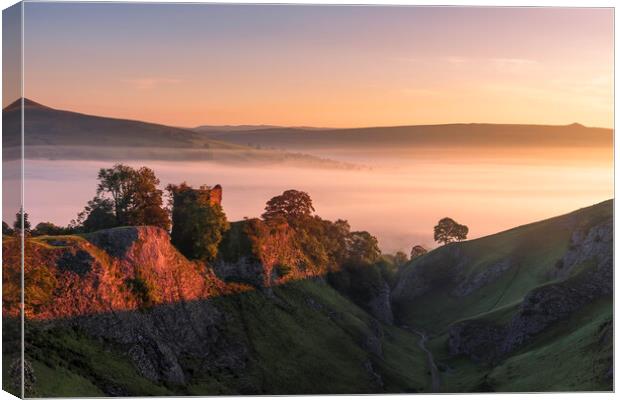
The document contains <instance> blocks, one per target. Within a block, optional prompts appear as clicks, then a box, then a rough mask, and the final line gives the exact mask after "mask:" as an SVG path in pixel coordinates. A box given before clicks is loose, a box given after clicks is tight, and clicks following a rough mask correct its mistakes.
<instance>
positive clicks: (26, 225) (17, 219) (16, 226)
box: [13, 208, 30, 232]
mask: <svg viewBox="0 0 620 400" xmlns="http://www.w3.org/2000/svg"><path fill="white" fill-rule="evenodd" d="M22 214H23V223H24V232H30V221H29V220H28V213H27V212H24V209H23V208H21V209H20V210H19V212H18V213H17V214H15V222H13V229H14V230H16V231H21V230H22Z"/></svg>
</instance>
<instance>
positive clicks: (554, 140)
mask: <svg viewBox="0 0 620 400" xmlns="http://www.w3.org/2000/svg"><path fill="white" fill-rule="evenodd" d="M207 137H208V138H210V139H213V140H222V141H226V142H228V143H236V144H243V145H253V146H257V145H258V146H262V147H275V148H282V149H287V150H301V149H320V148H343V147H344V148H353V149H363V148H374V149H377V148H403V147H405V148H408V147H419V148H420V147H515V146H518V147H550V146H556V147H611V146H612V143H613V131H612V130H611V129H604V128H589V127H585V126H583V125H580V124H571V125H507V124H447V125H412V126H392V127H371V128H351V129H323V130H316V129H302V128H265V129H250V130H245V131H244V130H237V131H234V132H216V131H211V132H208V133H207Z"/></svg>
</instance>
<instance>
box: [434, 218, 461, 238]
mask: <svg viewBox="0 0 620 400" xmlns="http://www.w3.org/2000/svg"><path fill="white" fill-rule="evenodd" d="M468 232H469V228H468V227H467V226H465V225H461V224H459V223H457V222H456V221H455V220H453V219H452V218H443V219H441V220H440V221H439V222H438V223H437V225H436V226H435V235H434V236H435V241H436V242H439V243H443V244H448V243H451V242H453V241H455V240H458V241H460V240H464V239H467V233H468Z"/></svg>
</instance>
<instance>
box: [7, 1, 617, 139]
mask: <svg viewBox="0 0 620 400" xmlns="http://www.w3.org/2000/svg"><path fill="white" fill-rule="evenodd" d="M25 25H26V37H25V62H26V69H25V71H26V72H25V96H26V97H29V98H31V99H33V100H35V101H38V102H41V103H43V104H46V105H49V106H52V107H56V108H62V109H70V110H76V111H81V112H85V113H90V114H98V115H106V116H116V117H124V118H131V119H139V120H146V121H153V122H159V123H164V124H169V125H177V126H196V125H201V124H278V125H305V126H329V127H352V126H381V125H406V124H435V123H451V122H495V123H540V124H568V123H572V122H579V123H582V124H584V125H588V126H600V127H612V126H613V11H612V10H611V9H561V8H555V9H548V8H523V9H518V8H503V9H498V8H434V7H341V6H232V5H204V4H203V5H197V4H194V5H187V4H185V5H184V4H174V5H163V4H162V5H153V4H151V5H145V4H143V5H137V4H122V3H117V4H113V3H103V4H94V3H91V4H75V3H74V4H70V3H32V2H31V3H27V4H26V8H25ZM9 100H11V99H8V100H7V99H5V100H4V101H5V103H6V102H7V101H9Z"/></svg>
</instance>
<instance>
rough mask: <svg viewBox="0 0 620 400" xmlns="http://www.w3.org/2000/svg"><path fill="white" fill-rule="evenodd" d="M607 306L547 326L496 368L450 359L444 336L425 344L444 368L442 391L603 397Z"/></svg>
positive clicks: (596, 305) (609, 346) (607, 348)
mask: <svg viewBox="0 0 620 400" xmlns="http://www.w3.org/2000/svg"><path fill="white" fill-rule="evenodd" d="M612 318H613V307H612V302H611V301H610V300H601V301H598V302H596V303H594V304H591V305H590V306H588V307H586V308H584V309H582V310H581V311H580V312H579V313H577V314H576V315H574V316H573V317H572V318H570V319H568V320H565V321H562V322H560V323H558V324H557V325H555V326H553V327H552V328H551V329H549V330H548V331H547V332H545V333H544V334H542V335H540V336H539V337H538V338H537V339H536V340H535V341H534V342H532V343H530V344H529V345H528V346H527V347H525V348H523V349H521V350H520V351H518V352H517V353H516V354H513V355H512V356H510V357H509V358H507V359H506V360H504V361H502V362H501V363H500V364H499V365H496V366H493V367H486V366H482V365H477V364H474V363H472V362H471V361H469V360H467V359H465V358H464V357H459V358H452V357H450V356H449V354H448V351H447V346H446V340H447V337H446V335H445V334H444V335H441V336H438V337H435V338H434V339H433V340H432V341H431V342H430V347H431V350H432V351H433V352H434V354H435V355H436V357H437V361H438V363H440V364H441V365H443V366H444V370H445V371H444V373H443V374H442V384H443V385H442V390H443V391H445V392H470V391H497V392H519V391H576V390H589V391H608V390H611V389H612V388H611V386H610V385H611V384H610V382H609V381H605V380H604V379H601V377H602V376H605V374H606V373H607V371H606V368H607V366H608V365H609V360H610V358H611V357H612V354H613V351H612V342H611V337H607V339H605V337H604V336H605V327H606V326H607V324H609V323H610V322H611V321H612Z"/></svg>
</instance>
